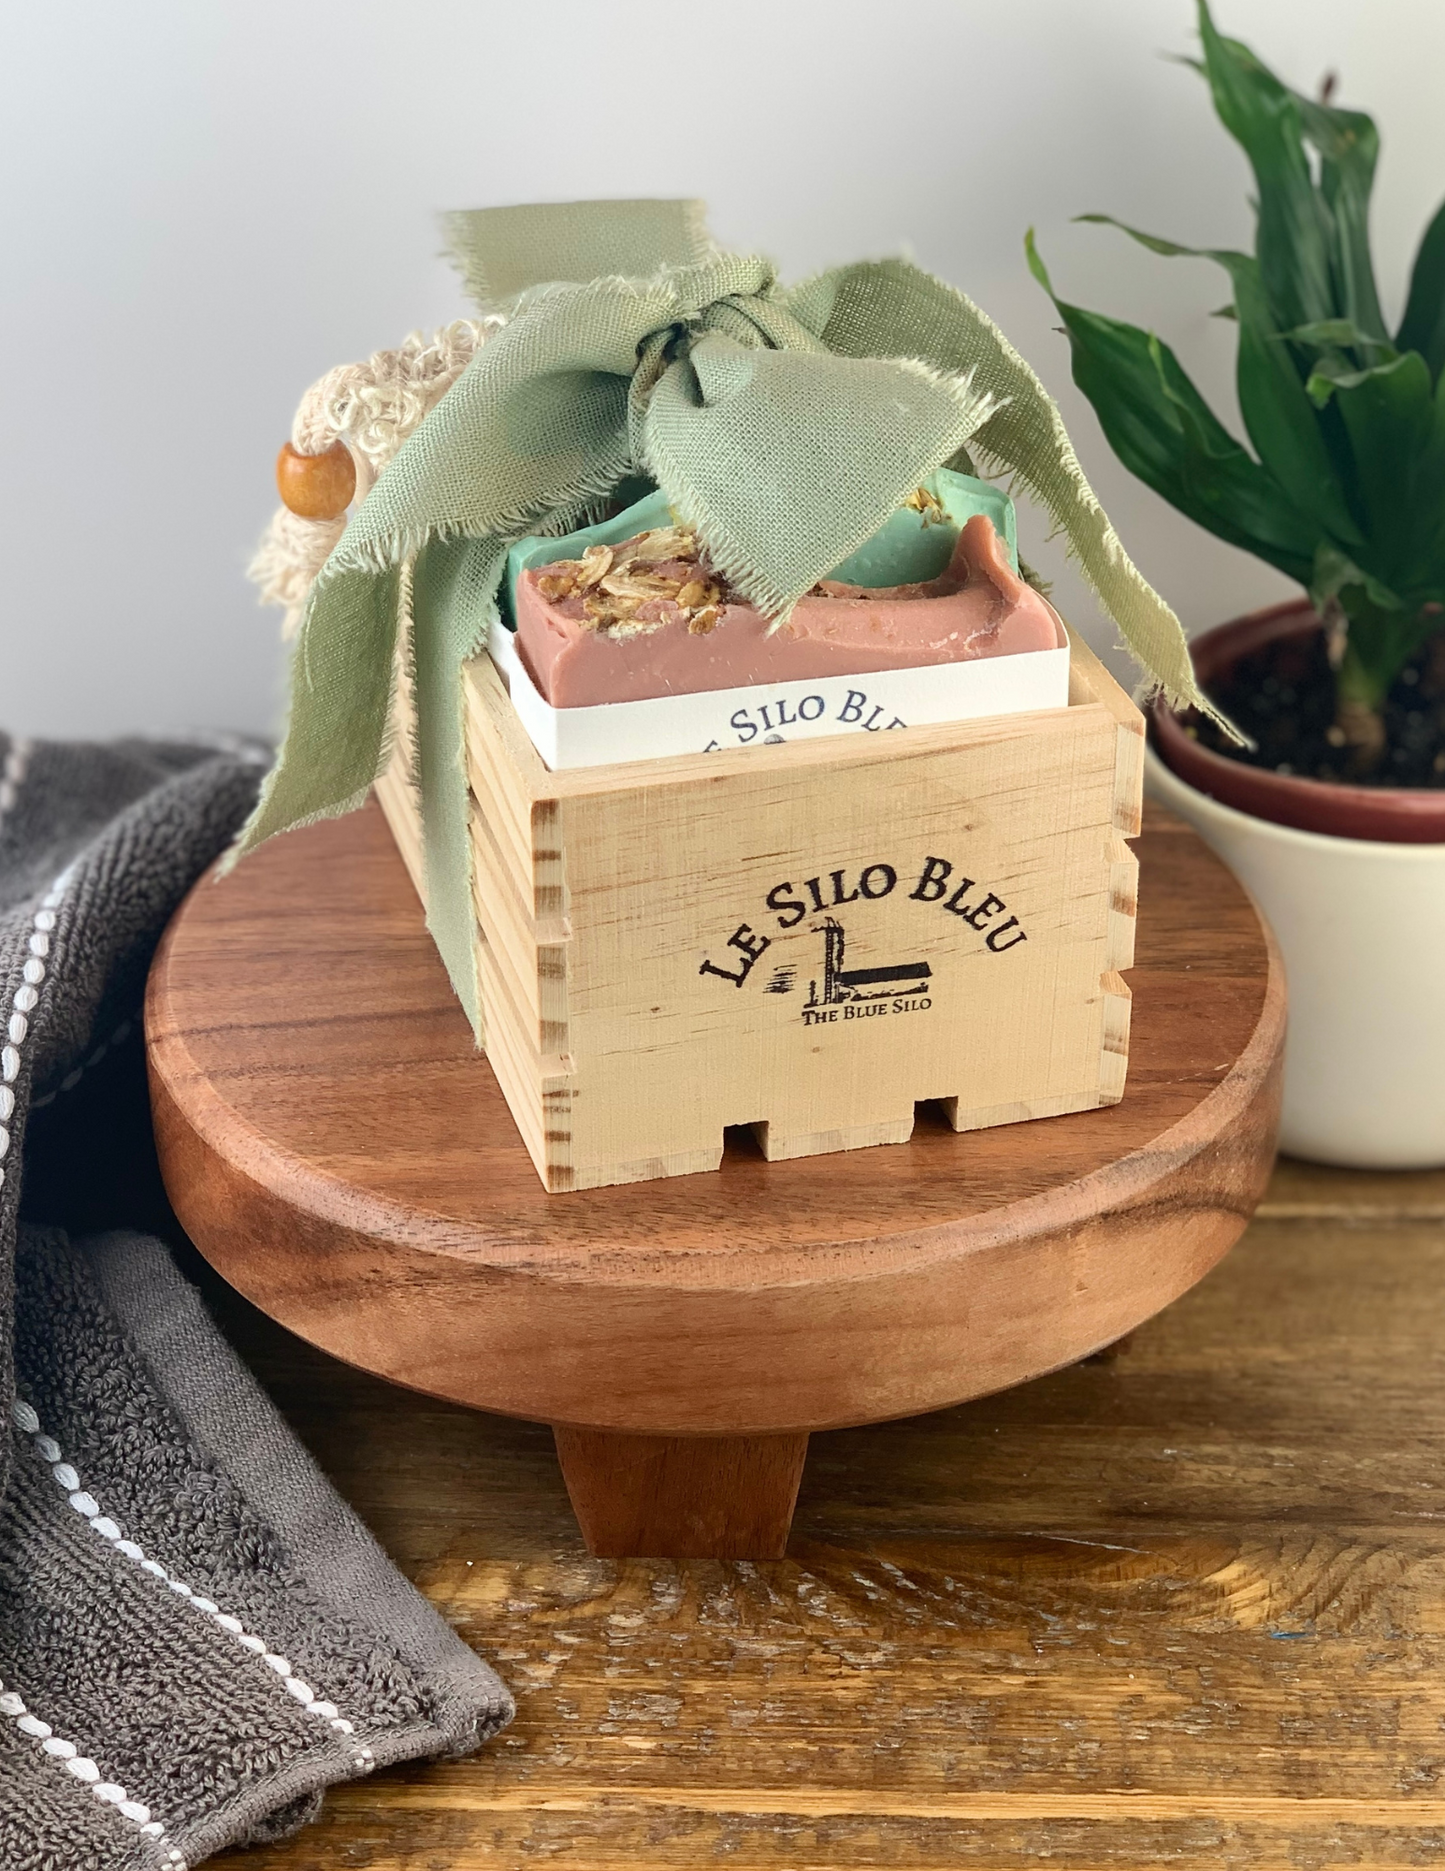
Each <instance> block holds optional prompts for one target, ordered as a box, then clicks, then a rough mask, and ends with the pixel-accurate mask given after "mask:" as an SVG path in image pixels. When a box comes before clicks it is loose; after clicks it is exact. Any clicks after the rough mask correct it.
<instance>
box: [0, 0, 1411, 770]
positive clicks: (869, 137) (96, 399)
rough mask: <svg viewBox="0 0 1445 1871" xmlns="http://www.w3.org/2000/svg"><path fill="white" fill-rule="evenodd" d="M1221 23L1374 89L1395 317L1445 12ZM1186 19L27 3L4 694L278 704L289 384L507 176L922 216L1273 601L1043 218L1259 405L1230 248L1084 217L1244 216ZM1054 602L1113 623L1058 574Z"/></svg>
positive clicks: (1079, 408)
mask: <svg viewBox="0 0 1445 1871" xmlns="http://www.w3.org/2000/svg"><path fill="white" fill-rule="evenodd" d="M1216 16H1217V17H1218V19H1219V20H1220V23H1221V25H1222V26H1223V27H1224V28H1225V30H1227V31H1231V32H1233V33H1234V34H1236V35H1237V36H1239V37H1242V38H1246V39H1248V40H1250V41H1251V42H1252V43H1253V44H1254V46H1255V47H1256V49H1257V50H1258V51H1259V52H1260V53H1261V54H1262V55H1263V56H1264V57H1265V58H1266V59H1267V60H1268V61H1269V62H1270V63H1271V64H1273V65H1274V66H1275V67H1276V69H1277V70H1279V71H1280V72H1281V73H1282V74H1283V75H1285V76H1286V77H1287V78H1289V79H1290V80H1292V81H1293V82H1294V83H1295V84H1297V85H1299V86H1300V87H1301V88H1312V87H1313V86H1314V85H1315V84H1316V83H1317V81H1318V79H1319V77H1320V75H1321V74H1322V72H1323V71H1325V70H1326V69H1327V68H1330V67H1334V68H1335V69H1337V70H1338V71H1339V73H1340V76H1341V89H1340V93H1339V95H1340V100H1341V101H1342V102H1346V103H1350V104H1356V105H1362V106H1364V107H1366V108H1369V109H1371V110H1373V111H1374V113H1375V114H1376V116H1377V119H1378V120H1379V122H1380V124H1381V127H1382V130H1383V134H1384V144H1385V153H1384V158H1383V161H1382V164H1381V173H1380V179H1379V183H1378V185H1377V190H1376V209H1375V244H1376V253H1377V264H1378V268H1379V273H1380V278H1381V287H1382V293H1383V296H1384V298H1385V301H1386V305H1387V310H1388V311H1397V310H1398V307H1399V305H1400V302H1401V300H1402V298H1403V292H1404V280H1405V277H1406V271H1407V267H1408V263H1409V259H1410V256H1411V254H1412V253H1413V249H1414V244H1415V241H1416V239H1417V238H1418V235H1419V232H1420V230H1421V228H1422V227H1423V225H1424V222H1425V220H1426V218H1427V216H1428V214H1429V213H1430V212H1431V211H1432V210H1433V208H1434V206H1435V204H1436V201H1437V200H1438V198H1439V197H1440V196H1441V195H1442V194H1445V112H1442V110H1441V108H1440V76H1441V73H1442V71H1445V5H1442V4H1441V0H1372V4H1370V5H1369V6H1361V5H1360V4H1359V0H1218V4H1217V7H1216ZM1192 46H1193V9H1192V5H1191V0H1087V3H1086V4H1081V0H1011V4H1008V5H1000V4H998V0H988V3H987V4H985V3H983V0H910V4H908V5H907V6H896V5H885V4H882V3H881V0H728V3H727V4H726V5H713V6H707V5H702V4H698V3H697V0H691V3H689V0H679V3H678V4H675V5H674V6H673V7H671V8H666V7H662V6H659V5H657V4H656V0H645V3H644V0H611V3H609V4H602V3H601V0H592V4H587V3H586V0H549V3H547V4H536V0H531V3H529V0H470V4H464V3H463V0H126V4H125V5H123V6H116V5H113V4H109V3H103V0H66V3H65V4H49V5H37V4H34V0H4V4H3V5H0V58H3V70H4V73H5V79H6V83H5V109H4V112H3V114H0V254H3V265H4V279H5V288H4V292H3V295H0V298H3V304H0V324H3V355H4V357H6V358H8V360H9V362H8V364H7V365H5V366H4V368H3V369H0V397H3V417H0V420H3V437H4V446H3V448H0V526H3V541H0V550H3V564H4V568H5V575H4V582H3V591H0V721H3V722H4V723H5V724H6V725H8V726H10V727H12V728H14V729H18V730H22V731H26V732H30V733H36V734H54V735H60V734H107V733H114V732H121V731H126V730H130V729H157V730H177V729H181V728H184V727H186V726H192V725H195V726H201V725H210V726H234V727H240V728H263V727H267V726H271V725H274V724H275V722H276V720H277V719H278V715H279V709H280V702H281V695H282V658H281V653H280V649H279V646H278V642H277V635H276V615H275V613H271V612H264V611H261V610H259V609H258V608H257V606H256V604H255V601H254V596H253V593H252V591H251V588H250V587H249V586H248V585H247V584H246V582H245V580H244V576H243V568H244V565H245V562H246V559H247V556H248V552H249V548H250V546H251V544H252V542H253V540H254V539H255V537H256V535H257V533H258V532H259V530H260V528H261V526H262V525H263V523H264V521H265V519H266V517H267V515H268V513H269V512H270V511H271V509H272V507H273V506H274V504H275V496H274V491H273V486H272V481H271V472H272V462H273V459H274V456H275V453H276V450H277V448H278V447H279V445H280V443H281V441H282V440H283V439H284V438H285V436H286V434H287V431H288V428H289V423H290V416H291V411H292V408H293V406H294V404H295V402H296V399H297V397H298V396H299V394H300V392H301V391H302V390H303V389H304V387H305V386H306V384H307V383H308V382H310V381H311V380H312V379H313V378H314V377H316V376H318V375H319V374H320V373H321V372H322V371H323V370H325V369H327V368H328V367H329V366H330V365H332V364H334V363H340V362H342V361H345V360H346V359H348V358H352V357H359V356H364V355H365V354H366V353H368V352H369V351H371V350H373V349H376V348H379V347H381V346H384V345H389V344H393V343H395V342H396V341H397V340H399V339H400V338H401V337H402V336H403V335H404V334H405V333H406V332H407V331H408V330H409V329H411V328H413V327H415V326H419V325H434V324H438V323H441V322H443V321H444V320H446V319H448V318H452V317H456V316H458V315H460V314H461V313H462V312H463V311H465V309H466V307H465V305H464V302H463V300H462V297H461V294H460V291H459V289H458V287H457V286H456V284H455V283H454V280H453V277H452V275H451V273H450V271H449V270H448V269H447V267H446V266H445V265H444V264H443V263H442V262H441V261H440V260H439V259H438V258H437V257H436V254H437V248H438V244H439V243H438V239H437V235H436V232H435V226H434V218H433V217H434V215H435V213H436V211H437V210H440V209H443V208H450V207H473V206H481V205H484V204H488V203H496V202H510V201H523V200H543V199H558V200H560V199H568V198H572V197H578V196H593V195H609V194H611V195H641V194H685V195H700V196H702V197H704V198H705V199H706V200H708V201H709V202H710V203H711V206H712V220H713V227H714V230H715V232H716V234H717V235H718V236H719V237H720V238H721V239H722V240H723V241H725V242H726V243H728V244H731V245H734V246H739V247H752V248H756V249H761V250H763V251H766V252H769V253H771V254H772V255H774V256H775V257H776V258H777V259H778V260H779V261H780V262H781V264H782V266H783V269H784V272H785V274H787V275H789V276H792V277H797V276H799V275H801V274H803V273H804V272H807V271H811V270H812V269H814V268H816V267H818V266H820V265H824V264H828V263H831V262H835V261H840V260H847V259H853V258H860V257H863V256H865V255H874V254H879V253H884V252H888V251H894V250H897V249H898V248H899V247H900V246H904V245H906V246H907V247H908V248H910V249H911V250H912V252H913V253H914V254H915V255H916V257H917V258H918V259H919V260H920V261H921V262H922V263H923V264H924V265H925V266H927V267H929V268H931V269H932V270H934V271H936V272H938V273H940V274H941V275H943V276H944V277H945V278H947V279H950V280H952V281H954V282H955V283H956V284H958V285H960V286H962V287H963V288H964V289H965V290H966V291H967V292H969V293H970V294H971V295H972V296H973V297H974V298H975V299H977V300H978V301H979V302H980V303H981V304H982V305H984V306H985V307H986V308H987V309H988V310H989V311H990V312H991V313H992V314H993V316H994V317H995V318H997V319H998V320H999V321H1000V322H1001V324H1002V325H1003V326H1004V328H1005V329H1006V330H1007V331H1008V332H1009V333H1010V335H1011V336H1012V337H1013V339H1014V340H1015V342H1016V343H1017V344H1018V345H1019V346H1020V348H1021V349H1022V350H1023V351H1024V353H1025V354H1026V355H1027V356H1028V357H1029V358H1030V359H1031V361H1032V362H1033V363H1034V365H1035V366H1036V368H1037V369H1038V370H1039V372H1040V374H1041V375H1042V376H1043V378H1044V379H1045V381H1046V382H1047V383H1048V384H1049V385H1050V387H1051V388H1052V389H1053V391H1054V392H1055V394H1056V395H1057V396H1058V397H1059V399H1060V401H1061V403H1062V404H1063V406H1064V410H1065V414H1066V417H1067V420H1068V422H1069V425H1070V428H1071V430H1072V432H1073V434H1074V437H1075V440H1076V442H1077V444H1078V447H1079V451H1080V453H1081V455H1082V456H1083V459H1084V463H1085V466H1086V469H1087V471H1088V472H1089V473H1090V475H1091V476H1092V477H1093V479H1094V481H1095V484H1096V486H1097V487H1098V488H1099V490H1100V492H1101V494H1102V496H1103V498H1104V501H1105V504H1106V505H1107V506H1108V508H1109V510H1110V512H1111V514H1112V515H1113V517H1114V519H1115V521H1116V523H1117V524H1118V526H1119V529H1120V531H1121V532H1122V533H1123V535H1124V538H1125V541H1126V543H1127V544H1128V545H1129V547H1130V549H1131V551H1132V552H1133V554H1134V556H1135V557H1136V558H1137V560H1138V562H1139V564H1140V565H1141V567H1142V568H1143V570H1144V571H1145V573H1146V575H1147V576H1148V577H1150V578H1151V579H1152V580H1153V581H1154V582H1155V583H1156V584H1157V585H1158V586H1159V587H1160V588H1161V589H1162V590H1163V591H1164V592H1165V593H1166V594H1167V595H1168V596H1169V597H1170V598H1171V599H1172V601H1173V602H1174V604H1175V606H1176V608H1177V609H1178V610H1179V612H1180V614H1181V615H1182V616H1183V618H1184V620H1185V622H1186V625H1187V626H1189V627H1190V628H1198V627H1204V626H1205V625H1207V624H1209V623H1211V622H1215V621H1218V620H1219V619H1221V618H1223V617H1226V616H1230V615H1232V614H1234V613H1235V612H1236V611H1238V610H1241V609H1243V608H1246V607H1247V606H1250V605H1253V604H1255V603H1260V602H1265V601H1267V600H1269V599H1271V598H1273V597H1274V596H1275V595H1276V594H1279V593H1282V592H1283V591H1285V590H1286V589H1287V587H1286V586H1285V585H1284V582H1283V581H1282V580H1280V579H1279V578H1277V577H1276V576H1275V575H1274V574H1273V573H1271V572H1269V571H1268V570H1266V569H1265V568H1264V567H1262V566H1259V565H1257V564H1256V563H1255V562H1254V561H1252V560H1250V559H1248V558H1246V557H1244V556H1243V555H1240V554H1237V553H1235V552H1233V551H1232V550H1231V549H1230V548H1228V547H1225V546H1223V545H1220V544H1218V543H1216V542H1215V541H1213V540H1212V539H1209V538H1207V537H1206V536H1205V535H1203V534H1201V533H1197V532H1196V531H1195V530H1194V529H1193V528H1192V527H1191V526H1189V525H1188V523H1187V522H1185V521H1183V520H1181V519H1180V518H1178V517H1177V516H1176V515H1175V514H1174V513H1173V512H1172V511H1171V510H1170V509H1169V508H1167V507H1166V506H1164V504H1163V503H1162V502H1160V501H1159V500H1157V499H1156V498H1155V497H1154V496H1153V495H1151V494H1149V493H1148V492H1147V491H1146V490H1144V489H1143V488H1142V487H1140V486H1139V485H1138V484H1137V483H1135V482H1133V481H1132V480H1131V479H1130V477H1129V476H1127V475H1126V474H1125V473H1124V471H1123V470H1122V469H1121V468H1119V467H1118V466H1117V464H1116V463H1115V462H1114V460H1113V457H1112V455H1111V454H1110V452H1109V450H1108V448H1107V446H1106V445H1105V443H1104V442H1103V439H1102V437H1101V435H1100V433H1099V430H1098V428H1097V425H1096V424H1095V422H1094V419H1093V416H1092V414H1091V412H1090V411H1089V410H1088V407H1087V405H1086V404H1085V403H1084V401H1083V399H1082V398H1081V397H1080V396H1079V395H1078V393H1077V392H1076V391H1075V390H1074V388H1073V386H1072V383H1071V381H1070V379H1069V366H1068V353H1067V347H1066V345H1065V343H1064V340H1063V339H1062V338H1061V337H1058V336H1057V335H1055V333H1054V332H1053V330H1052V329H1051V327H1052V323H1053V320H1052V316H1051V312H1052V308H1051V307H1050V306H1049V304H1048V302H1047V300H1046V299H1045V297H1044V295H1043V293H1042V292H1041V291H1040V290H1039V288H1038V287H1037V286H1036V285H1035V284H1034V283H1033V281H1032V280H1031V279H1030V278H1029V276H1028V274H1027V272H1026V270H1025V267H1024V262H1023V254H1022V245H1021V243H1022V236H1023V232H1024V229H1025V228H1026V227H1027V226H1028V225H1030V223H1032V224H1034V225H1035V226H1036V227H1037V229H1038V233H1039V240H1040V244H1041V246H1042V249H1043V252H1044V255H1045V257H1046V259H1047V260H1048V262H1049V264H1050V266H1051V267H1052V269H1053V273H1054V279H1055V283H1056V284H1057V285H1058V286H1059V287H1060V289H1061V291H1062V292H1063V293H1064V295H1065V296H1066V297H1070V298H1073V299H1076V300H1078V301H1080V302H1082V303H1084V304H1086V305H1090V306H1093V307H1096V308H1097V309H1099V310H1103V311H1109V312H1113V313H1115V314H1116V315H1119V316H1125V317H1129V318H1132V319H1133V320H1135V322H1138V323H1141V324H1145V325H1152V326H1153V327H1154V328H1156V329H1157V330H1159V331H1160V332H1161V333H1162V334H1164V335H1165V336H1166V337H1168V338H1169V339H1170V340H1171V341H1172V342H1174V344H1175V345H1176V348H1177V349H1178V350H1179V351H1180V353H1181V355H1182V356H1183V357H1184V359H1185V362H1186V364H1187V365H1188V366H1189V367H1190V368H1191V369H1192V370H1193V371H1194V372H1195V374H1196V376H1197V379H1198V380H1199V381H1200V383H1201V385H1202V387H1204V388H1205V390H1206V392H1207V393H1208V394H1209V395H1211V397H1212V398H1214V399H1215V400H1216V403H1217V406H1219V407H1221V408H1222V409H1227V410H1230V411H1231V412H1232V408H1233V399H1232V396H1231V394H1230V390H1229V380H1230V374H1231V363H1232V355H1233V340H1232V335H1231V330H1230V327H1229V326H1228V325H1226V324H1223V323H1221V322H1219V321H1211V320H1210V319H1209V318H1208V317H1207V313H1208V311H1209V310H1210V308H1211V307H1213V306H1215V305H1217V304H1219V303H1220V302H1221V300H1222V299H1223V298H1224V297H1226V296H1227V295H1226V293H1225V289H1224V285H1223V281H1222V278H1221V277H1220V276H1218V275H1217V274H1215V272H1214V270H1213V269H1211V268H1210V267H1208V266H1207V265H1206V264H1204V263H1201V262H1188V261H1172V262H1171V261H1166V260H1160V259H1155V258H1154V257H1152V256H1150V255H1148V254H1146V253H1144V252H1142V251H1141V250H1138V249H1136V248H1134V247H1132V246H1131V245H1130V244H1129V243H1128V242H1126V241H1125V240H1124V238H1123V236H1121V235H1117V234H1114V233H1111V232H1109V231H1107V230H1104V229H1099V228H1088V227H1072V226H1070V224H1069V221H1070V216H1071V215H1074V214H1077V213H1080V212H1082V211H1085V210H1090V209H1101V210H1107V211H1109V212H1112V213H1114V214H1117V215H1119V216H1120V217H1121V218H1123V219H1125V220H1129V221H1132V222H1134V223H1135V224H1137V225H1141V226H1143V227H1145V228H1148V229H1151V230H1153V231H1157V232H1160V233H1166V234H1169V235H1171V236H1173V237H1175V238H1177V239H1181V240H1185V241H1190V242H1197V243H1208V244H1214V245H1224V244H1239V245H1244V244H1248V241H1249V238H1250V225H1251V224H1250V215H1249V211H1248V208H1247V207H1246V203H1245V193H1246V170H1245V167H1244V163H1243V160H1242V158H1241V157H1240V156H1239V155H1238V153H1237V152H1236V150H1235V149H1234V146H1233V145H1232V144H1231V143H1230V142H1229V141H1228V139H1227V138H1226V137H1225V135H1224V133H1223V131H1222V130H1220V129H1219V128H1218V126H1217V125H1216V123H1215V121H1214V119H1213V116H1212V113H1211V111H1210V109H1209V106H1208V103H1207V100H1206V96H1205V93H1204V89H1203V86H1202V84H1201V82H1200V80H1199V79H1198V78H1197V77H1196V76H1195V75H1194V73H1192V72H1191V71H1189V70H1187V69H1185V68H1183V67H1181V66H1179V65H1176V64H1172V63H1169V62H1167V61H1166V59H1165V58H1164V57H1163V56H1162V55H1164V54H1168V53H1180V52H1187V51H1189V50H1191V49H1192ZM1024 530H1025V540H1024V543H1025V548H1026V550H1027V551H1028V552H1029V554H1030V556H1032V557H1034V558H1035V559H1036V560H1037V561H1038V562H1039V563H1041V564H1042V565H1043V566H1044V567H1045V569H1047V570H1049V571H1050V572H1052V573H1054V574H1055V575H1058V574H1059V573H1060V571H1061V567H1060V563H1059V559H1058V556H1057V554H1056V553H1055V552H1054V551H1052V549H1049V548H1046V547H1044V546H1042V545H1041V543H1040V532H1041V529H1040V528H1039V527H1038V526H1037V525H1034V526H1033V527H1030V525H1029V523H1028V521H1027V519H1026V520H1025V528H1024ZM1059 594H1060V598H1061V602H1062V603H1063V605H1064V607H1065V608H1066V609H1067V610H1068V612H1069V614H1070V615H1071V616H1074V617H1075V618H1077V619H1078V620H1079V621H1080V622H1081V623H1083V624H1084V626H1085V628H1086V629H1087V630H1089V633H1090V634H1091V635H1092V636H1093V638H1094V640H1095V641H1096V642H1105V641H1107V639H1108V635H1109V632H1108V628H1107V626H1106V625H1104V624H1103V623H1101V622H1100V620H1099V619H1098V618H1097V615H1096V614H1095V613H1094V610H1093V607H1092V605H1091V604H1090V603H1089V601H1088V600H1087V599H1086V598H1085V597H1084V596H1083V594H1082V592H1081V589H1080V587H1079V586H1078V585H1077V584H1075V583H1074V582H1072V581H1071V580H1070V579H1069V577H1068V575H1067V574H1066V573H1065V574H1064V575H1063V576H1062V577H1061V578H1060V584H1059Z"/></svg>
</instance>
